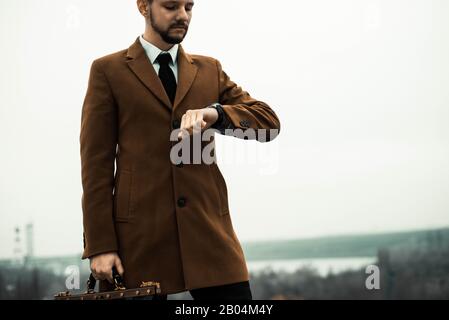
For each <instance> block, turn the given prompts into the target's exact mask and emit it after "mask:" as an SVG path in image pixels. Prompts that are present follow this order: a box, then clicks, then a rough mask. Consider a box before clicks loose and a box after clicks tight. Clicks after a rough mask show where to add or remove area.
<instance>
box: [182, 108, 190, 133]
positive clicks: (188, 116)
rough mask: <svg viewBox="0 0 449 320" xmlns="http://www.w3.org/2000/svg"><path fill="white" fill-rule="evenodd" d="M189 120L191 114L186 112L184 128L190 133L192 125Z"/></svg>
mask: <svg viewBox="0 0 449 320" xmlns="http://www.w3.org/2000/svg"><path fill="white" fill-rule="evenodd" d="M191 122H192V115H191V114H190V112H187V113H186V123H185V126H184V129H186V130H187V132H189V133H190V128H191V127H192V124H191Z"/></svg>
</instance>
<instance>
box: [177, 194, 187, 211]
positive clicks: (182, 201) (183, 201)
mask: <svg viewBox="0 0 449 320" xmlns="http://www.w3.org/2000/svg"><path fill="white" fill-rule="evenodd" d="M185 206H186V198H184V197H181V198H179V199H178V207H180V208H183V207H185Z"/></svg>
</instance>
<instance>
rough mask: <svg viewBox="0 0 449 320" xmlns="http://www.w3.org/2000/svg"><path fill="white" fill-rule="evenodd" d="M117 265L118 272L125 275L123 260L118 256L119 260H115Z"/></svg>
mask: <svg viewBox="0 0 449 320" xmlns="http://www.w3.org/2000/svg"><path fill="white" fill-rule="evenodd" d="M115 267H116V268H117V272H118V273H119V274H120V275H121V276H123V273H125V269H124V268H123V265H122V261H121V260H120V259H119V258H117V260H115Z"/></svg>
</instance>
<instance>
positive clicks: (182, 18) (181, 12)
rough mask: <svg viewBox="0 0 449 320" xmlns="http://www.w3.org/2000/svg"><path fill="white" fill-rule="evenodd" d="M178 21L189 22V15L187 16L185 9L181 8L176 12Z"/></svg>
mask: <svg viewBox="0 0 449 320" xmlns="http://www.w3.org/2000/svg"><path fill="white" fill-rule="evenodd" d="M176 18H177V20H178V21H183V22H187V21H189V15H188V14H187V11H186V9H185V8H181V9H180V10H178V16H177V17H176Z"/></svg>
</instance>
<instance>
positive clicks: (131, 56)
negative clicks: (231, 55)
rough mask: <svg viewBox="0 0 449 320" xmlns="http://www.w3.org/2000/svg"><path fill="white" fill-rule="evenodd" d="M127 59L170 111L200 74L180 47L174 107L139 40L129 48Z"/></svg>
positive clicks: (135, 71)
mask: <svg viewBox="0 0 449 320" xmlns="http://www.w3.org/2000/svg"><path fill="white" fill-rule="evenodd" d="M126 57H127V61H126V62H127V63H128V66H129V68H130V69H131V70H132V72H134V74H135V75H136V76H137V77H138V78H139V79H140V81H142V83H143V84H144V85H145V86H146V87H147V88H148V90H150V91H151V92H152V93H153V94H154V95H155V96H156V97H157V98H158V99H159V100H160V101H161V102H162V103H163V104H164V106H165V107H167V108H168V109H169V110H170V111H173V110H174V109H176V107H177V106H179V104H180V103H181V102H182V100H183V99H184V97H185V95H186V94H187V92H188V91H189V89H190V87H191V86H192V84H193V81H194V80H195V77H196V74H197V72H198V68H197V66H195V64H194V62H193V60H192V58H191V57H190V56H189V55H188V54H186V53H185V51H184V49H183V48H182V46H181V45H180V46H179V49H178V86H177V90H176V97H175V102H174V105H173V106H172V105H171V102H170V99H169V98H168V96H167V93H166V92H165V89H164V86H163V85H162V82H161V81H160V79H159V76H158V75H157V74H156V71H155V70H154V67H153V66H152V65H151V62H150V61H149V60H148V57H147V55H146V53H145V50H144V49H143V47H142V45H141V44H140V41H139V38H137V39H136V41H135V42H134V43H133V44H132V45H131V46H130V47H129V49H128V52H127V55H126ZM172 107H173V110H172Z"/></svg>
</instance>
